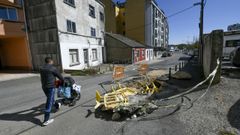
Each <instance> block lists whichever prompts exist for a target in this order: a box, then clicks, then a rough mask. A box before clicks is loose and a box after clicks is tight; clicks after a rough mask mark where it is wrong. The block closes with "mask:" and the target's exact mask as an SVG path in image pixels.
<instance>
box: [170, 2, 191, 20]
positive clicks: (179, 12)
mask: <svg viewBox="0 0 240 135" xmlns="http://www.w3.org/2000/svg"><path fill="white" fill-rule="evenodd" d="M195 6H196V5H192V6H191V7H188V8H185V9H183V10H180V11H178V12H176V13H174V14H172V15H169V16H167V18H170V17H173V16H175V15H178V14H181V13H183V12H185V11H187V10H190V9H192V8H193V7H195Z"/></svg>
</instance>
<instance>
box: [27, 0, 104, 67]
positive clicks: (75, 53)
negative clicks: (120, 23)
mask: <svg viewBox="0 0 240 135" xmlns="http://www.w3.org/2000/svg"><path fill="white" fill-rule="evenodd" d="M26 11H27V19H28V26H29V37H30V45H31V46H30V47H31V52H32V57H33V67H34V69H35V70H38V68H39V67H40V66H41V65H43V64H44V58H45V57H46V56H50V57H52V58H53V59H54V61H55V62H56V63H55V65H56V66H57V67H58V68H59V69H62V70H81V69H84V68H89V67H92V66H97V65H99V64H101V63H102V62H103V52H104V32H105V13H104V5H103V4H102V2H100V1H99V0H41V1H37V0H27V1H26Z"/></svg>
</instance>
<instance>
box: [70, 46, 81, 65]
mask: <svg viewBox="0 0 240 135" xmlns="http://www.w3.org/2000/svg"><path fill="white" fill-rule="evenodd" d="M69 58H70V66H75V65H79V64H80V62H79V53H78V49H69Z"/></svg>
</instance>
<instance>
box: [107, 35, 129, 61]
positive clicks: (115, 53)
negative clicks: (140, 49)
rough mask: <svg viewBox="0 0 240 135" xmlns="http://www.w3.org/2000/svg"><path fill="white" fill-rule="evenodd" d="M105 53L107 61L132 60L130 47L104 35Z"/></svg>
mask: <svg viewBox="0 0 240 135" xmlns="http://www.w3.org/2000/svg"><path fill="white" fill-rule="evenodd" d="M105 38H106V41H107V42H106V53H107V62H108V63H112V62H115V61H119V60H122V61H127V60H129V61H130V60H131V62H132V59H133V58H132V48H130V47H128V46H126V45H125V44H123V43H122V42H120V41H118V40H116V39H114V38H112V37H110V36H107V35H106V37H105Z"/></svg>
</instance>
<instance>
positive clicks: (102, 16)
mask: <svg viewBox="0 0 240 135" xmlns="http://www.w3.org/2000/svg"><path fill="white" fill-rule="evenodd" d="M100 20H101V21H103V22H104V14H103V13H102V12H100Z"/></svg>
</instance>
